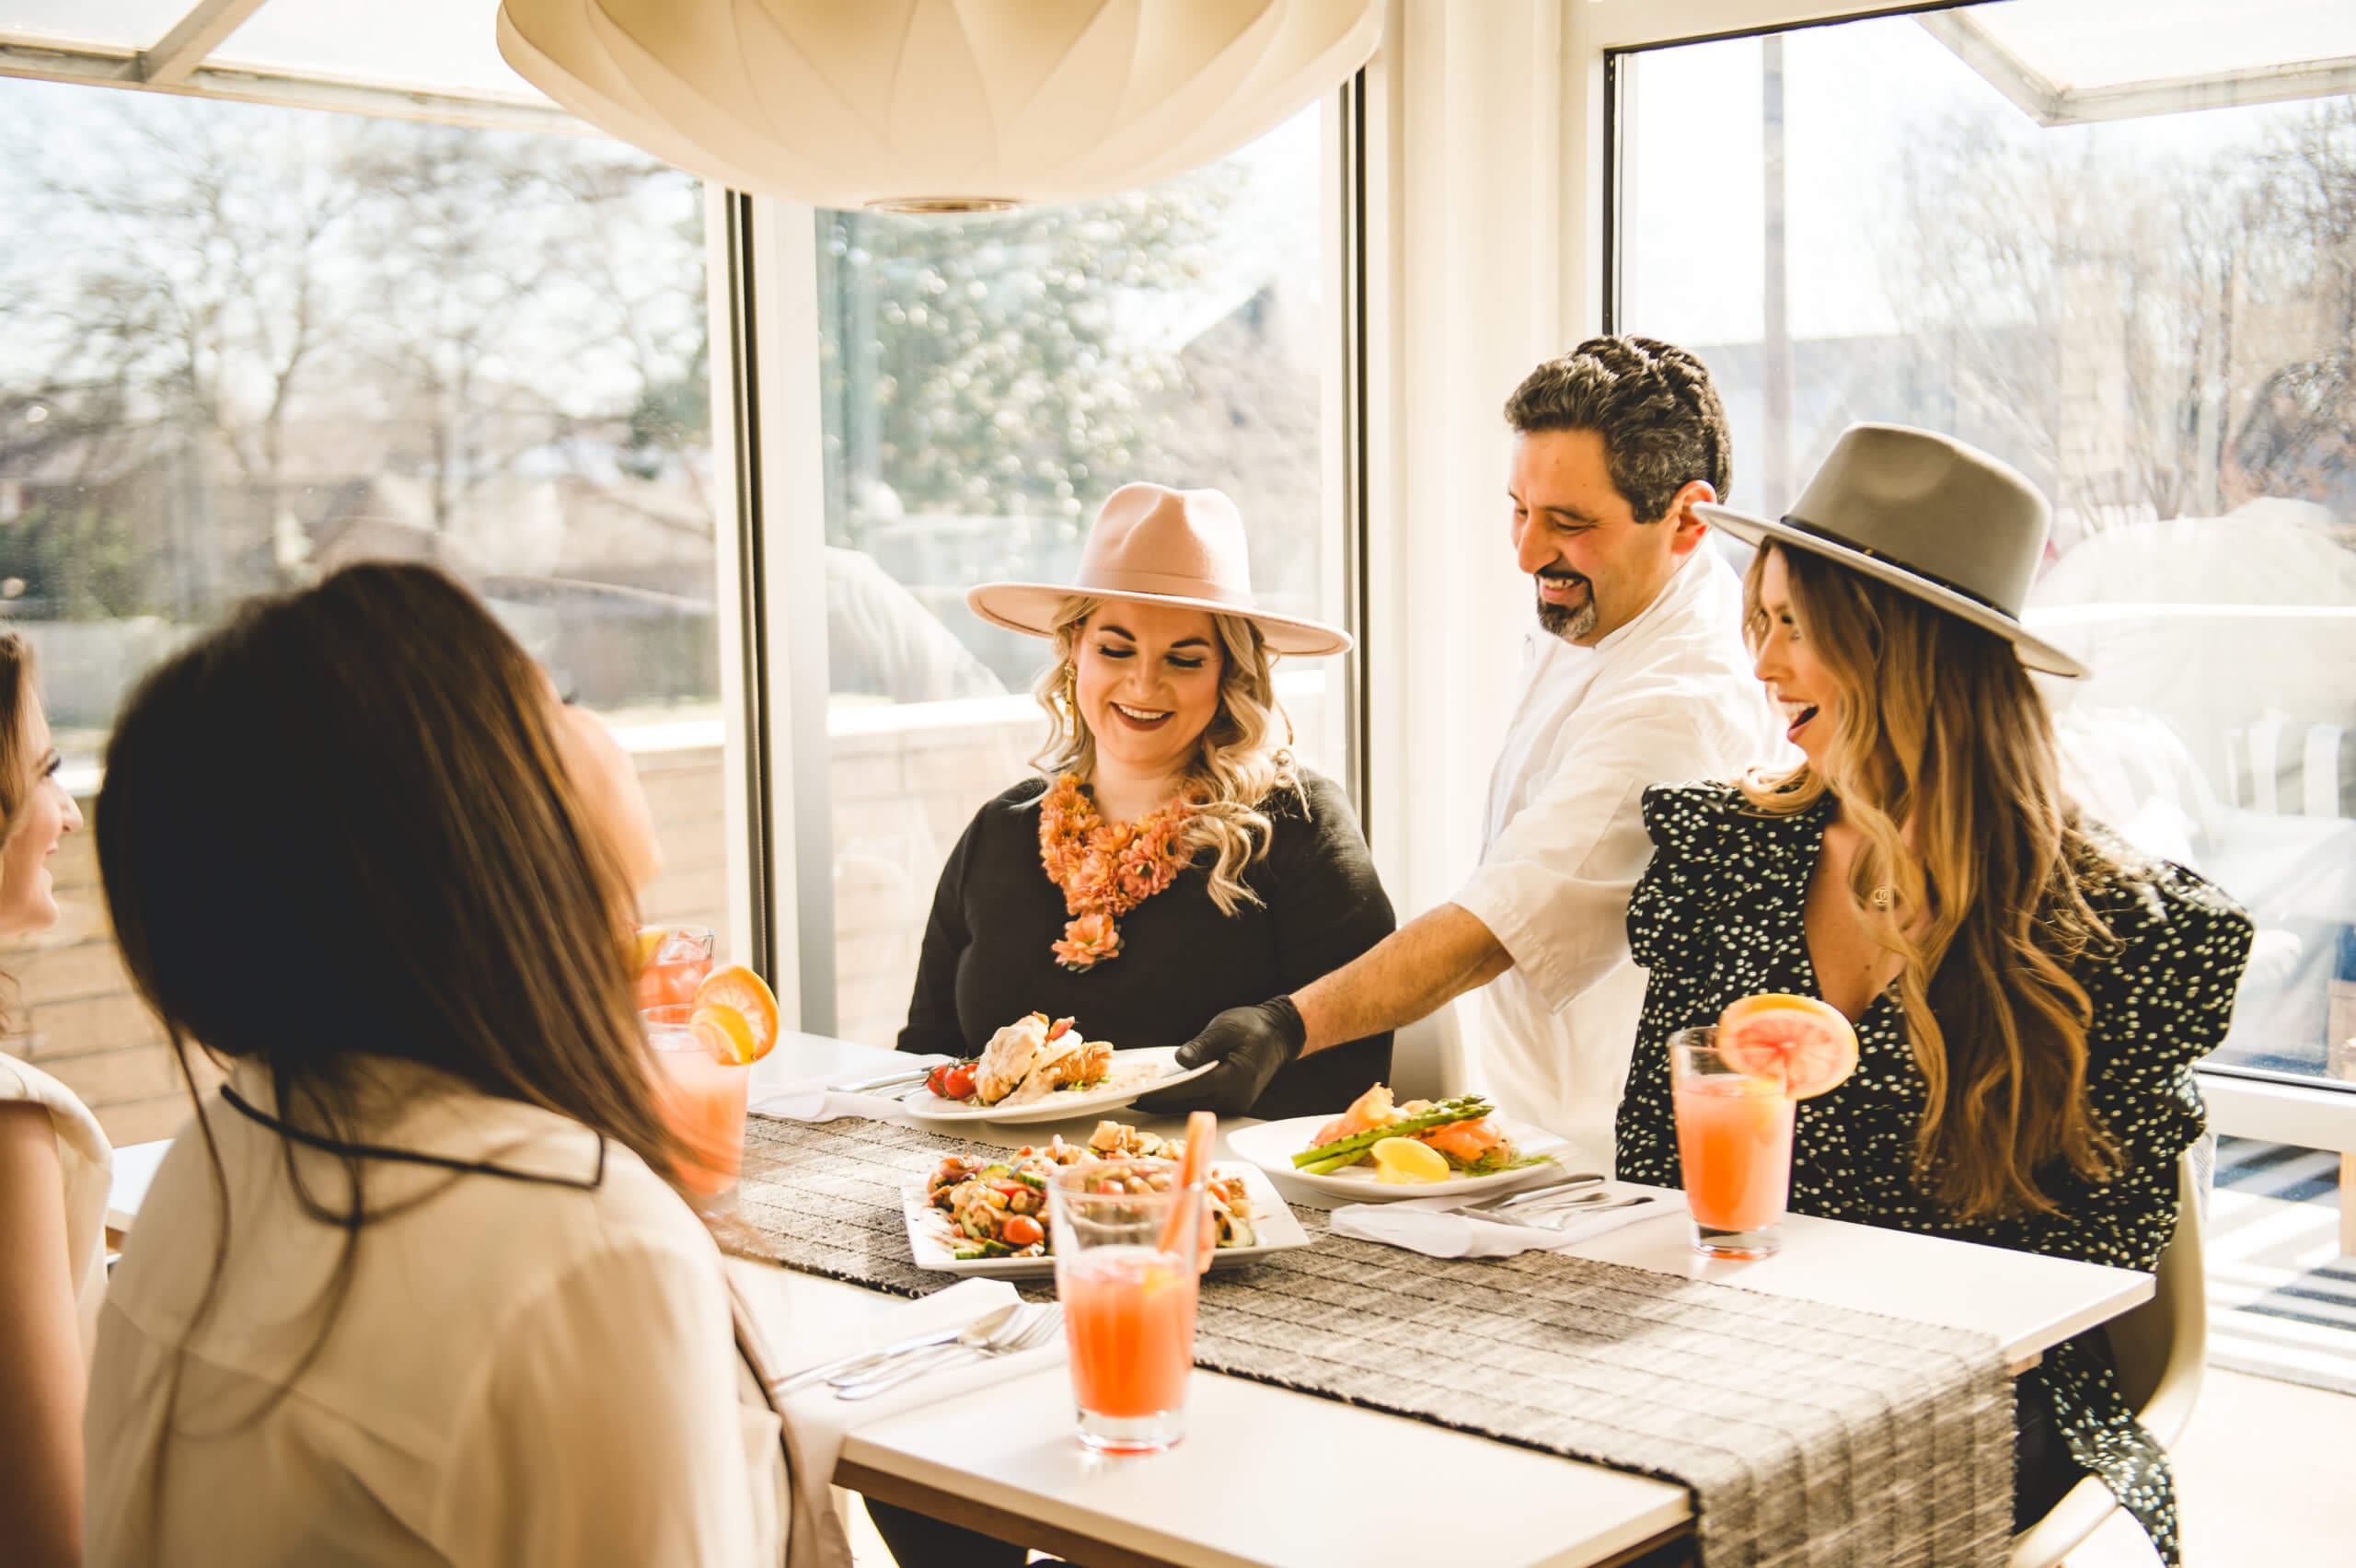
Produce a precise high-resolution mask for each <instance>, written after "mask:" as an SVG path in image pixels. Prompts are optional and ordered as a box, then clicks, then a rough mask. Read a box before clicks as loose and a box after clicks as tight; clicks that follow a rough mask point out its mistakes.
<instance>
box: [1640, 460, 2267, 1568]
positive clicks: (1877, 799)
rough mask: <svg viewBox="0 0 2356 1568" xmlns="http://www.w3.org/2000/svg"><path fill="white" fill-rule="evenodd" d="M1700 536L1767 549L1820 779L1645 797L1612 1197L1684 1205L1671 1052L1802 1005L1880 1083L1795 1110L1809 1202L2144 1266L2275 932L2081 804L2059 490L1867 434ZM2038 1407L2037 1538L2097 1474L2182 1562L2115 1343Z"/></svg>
mask: <svg viewBox="0 0 2356 1568" xmlns="http://www.w3.org/2000/svg"><path fill="white" fill-rule="evenodd" d="M1703 510H1704V512H1705V514H1707V515H1709V517H1710V520H1711V521H1712V522H1714V523H1715V524H1717V525H1719V526H1721V527H1724V528H1726V529H1727V530H1728V531H1729V532H1731V533H1734V534H1736V535H1737V536H1740V537H1743V538H1747V539H1750V540H1752V541H1753V542H1756V543H1759V544H1760V545H1761V549H1760V552H1759V555H1758V558H1757V559H1755V560H1754V561H1753V563H1752V565H1751V568H1750V575H1749V577H1748V579H1747V580H1746V582H1745V585H1744V588H1745V599H1746V608H1747V611H1748V617H1747V618H1748V624H1749V634H1750V644H1751V649H1752V652H1753V654H1754V656H1755V659H1756V665H1757V672H1758V674H1759V678H1760V679H1761V680H1762V681H1764V682H1766V683H1767V685H1768V686H1770V687H1771V688H1772V689H1773V695H1774V697H1775V698H1776V699H1777V700H1778V701H1780V702H1781V703H1782V705H1783V707H1784V711H1785V713H1786V715H1787V717H1788V719H1789V722H1790V730H1789V734H1790V738H1791V740H1792V741H1793V742H1794V743H1795V744H1797V745H1798V747H1799V748H1800V751H1801V753H1802V754H1803V756H1804V759H1805V760H1803V761H1802V762H1801V764H1800V765H1799V766H1798V767H1795V768H1792V769H1790V770H1789V771H1786V772H1781V773H1774V774H1769V775H1764V776H1761V775H1753V776H1752V777H1750V778H1745V779H1743V780H1741V781H1739V782H1738V783H1732V784H1696V785H1682V786H1677V787H1660V788H1655V789H1653V790H1647V791H1646V794H1645V802H1644V810H1645V821H1646V827H1647V828H1648V829H1649V830H1650V832H1651V835H1652V838H1653V842H1654V845H1655V846H1656V851H1655V855H1654V859H1653V862H1652V865H1651V867H1650V869H1649V870H1647V871H1646V874H1645V878H1644V881H1643V882H1641V883H1639V884H1638V886H1637V889H1636V894H1635V897H1634V901H1633V902H1632V904H1631V905H1630V907H1629V911H1628V931H1629V938H1630V942H1631V945H1632V947H1633V949H1634V952H1635V954H1636V961H1637V962H1638V963H1641V964H1643V965H1644V966H1645V968H1646V970H1647V971H1649V983H1648V986H1647V987H1646V993H1645V1011H1644V1017H1643V1021H1642V1024H1641V1025H1640V1028H1639V1032H1638V1035H1637V1044H1636V1055H1635V1061H1634V1066H1633V1067H1632V1069H1631V1071H1630V1073H1629V1078H1628V1086H1627V1090H1626V1093H1625V1095H1624V1097H1623V1099H1622V1101H1621V1104H1620V1116H1619V1173H1620V1174H1621V1175H1622V1176H1623V1177H1626V1178H1628V1179H1629V1180H1632V1181H1638V1182H1659V1183H1662V1184H1665V1185H1669V1186H1677V1185H1680V1184H1681V1174H1682V1173H1681V1171H1680V1165H1679V1159H1678V1150H1677V1139H1676V1131H1675V1115H1674V1113H1673V1110H1672V1106H1671V1099H1670V1087H1669V1056H1668V1048H1667V1042H1668V1039H1669V1035H1670V1034H1671V1033H1672V1032H1675V1031H1677V1030H1680V1029H1683V1028H1687V1027H1691V1026H1695V1025H1703V1024H1709V1023H1713V1022H1715V1021H1716V1020H1717V1019H1718V1016H1719V1014H1720V1013H1721V1011H1722V1010H1723V1009H1725V1008H1726V1007H1727V1004H1729V1003H1731V1002H1734V1001H1737V1000H1738V999H1740V998H1741V997H1746V996H1751V995H1756V994H1759V993H1762V992H1785V993H1796V994H1798V995H1802V996H1808V997H1818V998H1820V999H1821V1000H1823V1001H1825V1002H1827V1003H1830V1004H1831V1006H1833V1007H1835V1008H1838V1009H1840V1010H1841V1011H1842V1013H1843V1014H1845V1015H1847V1016H1848V1018H1849V1019H1850V1020H1852V1022H1853V1023H1854V1028H1855V1032H1856V1036H1857V1045H1858V1061H1857V1066H1856V1070H1855V1072H1854V1074H1853V1075H1852V1076H1851V1077H1850V1078H1849V1079H1848V1081H1847V1082H1845V1083H1844V1084H1842V1086H1841V1087H1840V1088H1838V1089H1835V1090H1832V1091H1831V1092H1830V1093H1826V1094H1822V1095H1819V1096H1818V1097H1816V1098H1814V1099H1811V1100H1804V1101H1800V1102H1799V1105H1798V1116H1797V1127H1796V1135H1795V1139H1794V1143H1793V1154H1792V1185H1791V1207H1792V1208H1793V1209H1795V1210H1796V1211H1797V1212H1799V1213H1802V1214H1815V1215H1824V1216H1830V1217H1831V1218H1835V1219H1847V1220H1855V1221H1860V1222H1863V1223H1865V1224H1869V1225H1886V1226H1890V1227H1893V1228H1899V1229H1904V1230H1915V1231H1922V1232H1925V1233H1928V1234H1931V1235H1937V1236H1948V1237H1954V1238H1956V1239H1961V1240H1967V1241H1978V1242H1982V1243H1985V1244H1988V1245H1992V1246H1997V1247H2010V1248H2014V1249H2016V1250H2019V1251H2032V1252H2046V1253H2051V1254H2055V1255H2058V1256H2062V1257H2070V1258H2078V1259H2082V1260H2085V1261H2086V1262H2098V1263H2112V1264H2117V1265H2119V1266H2120V1267H2124V1268H2132V1269H2143V1270H2149V1269H2151V1268H2152V1267H2153V1266H2154V1264H2155V1263H2156V1262H2158V1260H2159V1255H2160V1250H2161V1248H2162V1247H2163V1246H2165V1244H2166V1242H2167V1239H2168V1238H2169V1236H2170V1235H2171V1234H2172V1233H2173V1232H2174V1230H2175V1227H2176V1220H2177V1161H2178V1159H2179V1158H2180V1157H2181V1156H2182V1155H2183V1153H2184V1151H2185V1150H2186V1149H2187V1148H2188V1147H2190V1146H2191V1145H2192V1144H2193V1143H2194V1142H2196V1141H2197V1140H2198V1139H2199V1138H2200V1136H2201V1135H2202V1133H2203V1131H2204V1128H2205V1113H2204V1110H2203V1107H2202V1105H2201V1102H2200V1090H2198V1089H2197V1088H2196V1087H2195V1086H2194V1083H2193V1079H2192V1066H2193V1064H2194V1063H2195V1062H2197V1061H2198V1060H2199V1059H2200V1057H2201V1056H2203V1055H2207V1054H2208V1053H2209V1051H2211V1050H2212V1049H2213V1048H2214V1047H2215V1046H2216V1044H2217V1043H2218V1042H2219V1041H2220V1040H2222V1039H2223V1037H2224V1033H2225V1026H2226V1022H2227V1020H2228V1017H2229V1015H2230V1014H2231V1012H2232V1009H2233V1001H2234V991H2235V986H2236V984H2237V983H2238V981H2239V979H2240V976H2241V971H2242V965H2243V963H2244V961H2245V960H2246V958H2247V956H2248V951H2249V942H2250V923H2249V919H2248V917H2246V916H2245V915H2244V914H2243V913H2242V912H2241V910H2240V909H2238V908H2237V907H2235V905H2234V903H2233V901H2232V900H2231V899H2229V898H2227V897H2226V896H2225V895H2224V894H2223V893H2221V892H2219V891H2218V890H2217V889H2216V888H2215V887H2213V886H2212V885H2211V884H2209V883H2208V882H2204V881H2202V880H2201V879H2200V877H2198V876H2196V875H2195V874H2193V873H2192V872H2191V871H2189V870H2185V869H2184V868H2183V867H2181V866H2177V865H2174V864H2172V863H2170V862H2167V861H2164V860H2154V859H2149V858H2147V857H2145V856H2142V855H2141V854H2138V853H2137V852H2136V851H2134V850H2133V849H2131V848H2130V847H2128V846H2127V845H2126V844H2125V843H2123V842H2122V841H2120V840H2119V839H2118V838H2116V837H2114V836H2112V835H2111V834H2109V833H2108V832H2107V831H2106V830H2104V829H2103V828H2101V827H2099V826H2097V825H2096V824H2093V823H2089V822H2086V821H2084V820H2082V819H2081V818H2080V817H2079V815H2078V813H2077V811H2076V809H2075V808H2074V807H2073V805H2072V804H2071V803H2070V802H2069V801H2068V800H2066V799H2065V798H2064V797H2063V795H2062V793H2061V783H2060V768H2059V764H2058V760H2057V757H2056V755H2055V750H2054V739H2053V726H2052V722H2051V721H2050V718H2049V717H2048V715H2047V712H2046V708H2045V703H2044V699H2043V698H2042V697H2040V696H2039V694H2038V690H2037V688H2036V687H2035V686H2033V685H2031V684H2030V680H2029V675H2028V671H2029V670H2031V669H2037V670H2041V671H2045V672H2047V673H2049V674H2061V675H2074V674H2083V673H2084V672H2083V670H2082V669H2081V668H2080V667H2079V666H2078V664H2077V663H2076V662H2075V661H2074V660H2073V658H2071V656H2070V655H2069V654H2068V653H2066V652H2064V651H2061V650H2060V649H2058V648H2054V647H2051V646H2050V645H2049V644H2047V643H2045V642H2043V641H2041V640H2038V638H2037V637H2036V636H2034V635H2033V634H2031V633H2030V632H2029V631H2028V630H2027V628H2025V627H2023V626H2022V625H2021V624H2020V621H2019V618H2018V617H2019V607H2020V605H2021V603H2022V601H2023V599H2024V598H2025V597H2026V596H2027V588H2028V583H2029V581H2030V578H2031V577H2032V576H2033V575H2034V573H2035V571H2036V568H2037V564H2038V559H2039V558H2040V555H2041V552H2042V549H2043V547H2044V543H2045V534H2046V527H2047V511H2046V505H2045V501H2044V498H2043V497H2042V496H2040V495H2039V494H2038V492H2037V490H2036V489H2035V488H2034V487H2033V486H2031V485H2030V484H2029V483H2028V481H2027V480H2026V479H2024V478H2021V476H2020V475H2018V474H2016V473H2015V472H2013V470H2012V469H2010V468H2008V467H2004V465H2003V464H2001V463H1998V462H1997V461H1995V460H1994V459H1993V458H1991V457H1989V456H1987V455H1985V454H1982V453H1980V452H1977V451H1974V450H1973V449H1971V448H1970V447H1968V446H1965V445H1963V444H1960V443H1958V442H1954V441H1950V440H1948V439H1947V438H1946V437H1944V436H1940V435H1935V434H1933V433H1932V432H1927V431H1916V430H1907V429H1904V428H1901V427H1898V426H1890V425H1861V426H1858V427H1856V428H1854V429H1853V430H1851V431H1849V432H1847V433H1846V434H1845V435H1843V436H1842V439H1841V442H1840V444H1838V445H1837V446H1836V447H1835V448H1834V450H1833V452H1832V455H1831V456H1830V457H1828V458H1827V459H1826V460H1825V463H1824V466H1823V467H1822V468H1820V469H1819V471H1818V473H1817V475H1816V477H1815V478H1813V479H1811V480H1810V481H1809V484H1808V487H1807V490H1806V491H1805V492H1804V493H1803V494H1802V495H1801V497H1800V499H1799V501H1798V502H1796V503H1795V504H1794V506H1793V509H1792V512H1791V513H1790V514H1789V515H1787V516H1785V517H1784V518H1783V519H1782V520H1781V521H1780V522H1769V521H1767V520H1764V519H1761V518H1752V517H1746V516H1744V515H1742V514H1740V513H1731V512H1727V511H1726V510H1725V509H1723V508H1718V507H1710V508H1705V509H1703ZM2017 1389H2018V1411H2019V1416H2020V1427H2021V1438H2020V1448H2019V1456H2020V1463H2019V1467H2018V1475H2019V1482H2018V1486H2017V1489H2016V1499H2015V1511H2016V1513H2017V1515H2018V1516H2019V1517H2020V1520H2021V1522H2022V1523H2023V1524H2027V1522H2029V1521H2032V1520H2034V1519H2036V1518H2037V1517H2038V1516H2041V1515H2042V1514H2043V1513H2044V1512H2045V1511H2046V1509H2047V1508H2049V1507H2050V1505H2052V1504H2053V1503H2054V1502H2055V1501H2057V1500H2058V1499H2059V1498H2060V1496H2061V1493H2063V1492H2065V1491H2067V1490H2068V1488H2069V1487H2070V1486H2071V1485H2072V1484H2073V1483H2074V1482H2076V1480H2077V1479H2078V1478H2079V1477H2080V1476H2081V1475H2083V1474H2085V1473H2086V1472H2089V1471H2091V1472H2093V1473H2095V1474H2097V1475H2099V1476H2101V1477H2102V1478H2103V1480H2104V1481H2105V1482H2108V1484H2109V1485H2110V1487H2111V1489H2112V1490H2113V1491H2114V1492H2115V1493H2117V1494H2118V1496H2119V1500H2120V1502H2121V1503H2123V1504H2124V1505H2126V1506H2127V1507H2128V1508H2129V1509H2130V1510H2131V1511H2132V1512H2133V1513H2134V1514H2135V1516H2136V1517H2137V1518H2138V1519H2140V1520H2141V1521H2142V1523H2143V1525H2144V1526H2145V1528H2147V1529H2148V1530H2149V1531H2150V1532H2151V1534H2152V1537H2153V1539H2154V1542H2155V1543H2156V1544H2157V1545H2158V1547H2159V1549H2160V1551H2161V1552H2162V1555H2163V1556H2164V1557H2165V1559H2166V1560H2167V1561H2168V1562H2175V1561H2176V1551H2177V1547H2176V1513H2175V1497H2174V1492H2173V1488H2172V1485H2171V1482H2170V1481H2169V1476H2168V1469H2167V1457H2166V1455H2165V1453H2163V1452H2162V1451H2161V1450H2160V1448H2159V1447H2158V1446H2157V1445H2156V1444H2154V1442H2153V1441H2152V1439H2151V1437H2150V1436H2149V1435H2147V1434H2146V1433H2144V1432H2143V1430H2142V1428H2141V1427H2140V1426H2138V1425H2136V1424H2135V1422H2134V1419H2133V1417H2132V1416H2131V1414H2130V1412H2129V1411H2128V1409H2127V1406H2126V1402H2125V1401H2124V1399H2123V1398H2122V1397H2121V1395H2120V1392H2119V1385H2118V1382H2117V1379H2116V1378H2115V1377H2114V1376H2113V1370H2112V1366H2111V1362H2110V1355H2109V1350H2108V1343H2107V1342H2106V1341H2105V1339H2104V1336H2103V1335H2102V1333H2101V1332H2099V1331H2096V1332H2089V1333H2086V1334H2082V1335H2080V1336H2079V1337H2078V1338H2076V1339H2073V1340H2071V1341H2068V1342H2066V1343H2063V1344H2061V1345H2059V1346H2057V1347H2055V1348H2054V1350H2052V1351H2051V1352H2050V1353H2049V1354H2048V1355H2047V1356H2046V1357H2045V1359H2044V1361H2043V1362H2042V1364H2040V1365H2039V1366H2037V1367H2036V1368H2034V1369H2032V1370H2031V1371H2030V1372H2028V1373H2027V1374H2026V1375H2024V1376H2023V1377H2022V1378H2020V1379H2019V1381H2018V1385H2017Z"/></svg>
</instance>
